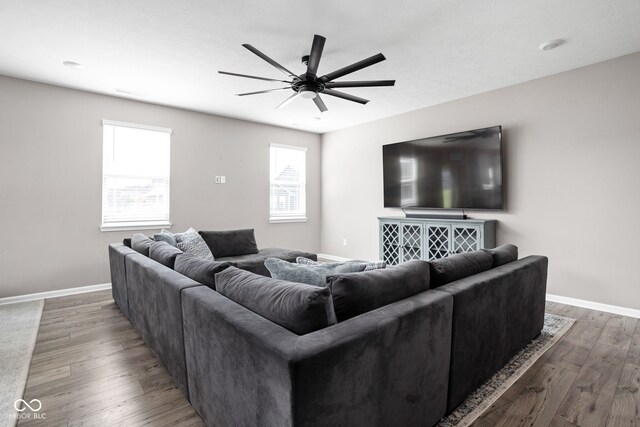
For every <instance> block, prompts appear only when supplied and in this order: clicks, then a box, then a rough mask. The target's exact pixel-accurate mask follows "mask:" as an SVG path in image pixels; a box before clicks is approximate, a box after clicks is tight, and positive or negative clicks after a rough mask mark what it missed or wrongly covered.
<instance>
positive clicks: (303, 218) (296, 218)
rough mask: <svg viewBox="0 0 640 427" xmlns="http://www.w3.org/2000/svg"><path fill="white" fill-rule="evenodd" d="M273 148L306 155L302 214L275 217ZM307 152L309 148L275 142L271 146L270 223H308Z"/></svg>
mask: <svg viewBox="0 0 640 427" xmlns="http://www.w3.org/2000/svg"><path fill="white" fill-rule="evenodd" d="M272 148H280V149H287V150H296V151H301V152H303V153H304V176H303V181H302V184H303V186H304V187H303V188H304V193H303V198H304V202H303V203H302V205H303V209H302V213H296V214H280V215H278V214H276V215H274V213H273V211H272V210H271V186H272V185H273V181H272V179H271V173H272V170H271V167H272V164H273V159H272V156H271V149H272ZM307 152H308V149H307V147H302V146H299V145H288V144H278V143H274V142H272V143H270V144H269V223H271V224H278V223H287V222H307V221H308V218H307ZM297 183H298V185H300V183H301V182H300V181H297Z"/></svg>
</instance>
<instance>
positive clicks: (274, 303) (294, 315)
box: [216, 267, 336, 335]
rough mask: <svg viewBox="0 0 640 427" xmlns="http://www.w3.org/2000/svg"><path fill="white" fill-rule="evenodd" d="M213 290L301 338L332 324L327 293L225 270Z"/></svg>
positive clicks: (331, 305) (320, 288) (332, 317)
mask: <svg viewBox="0 0 640 427" xmlns="http://www.w3.org/2000/svg"><path fill="white" fill-rule="evenodd" d="M216 290H217V291H218V292H219V293H220V294H222V295H224V296H226V297H227V298H229V299H230V300H232V301H235V302H237V303H238V304H240V305H242V306H244V307H245V308H247V309H249V310H251V311H253V312H254V313H257V314H259V315H260V316H262V317H264V318H266V319H269V320H271V321H272V322H273V323H276V324H278V325H280V326H282V327H283V328H286V329H288V330H290V331H291V332H293V333H295V334H298V335H304V334H308V333H309V332H313V331H316V330H318V329H322V328H326V327H327V326H331V325H334V324H335V323H336V315H335V312H334V311H333V302H332V300H331V291H330V290H329V288H326V287H318V286H312V285H305V284H302V283H292V282H286V281H283V280H276V279H273V278H271V277H265V276H260V275H258V274H254V273H250V272H248V271H244V270H240V269H238V268H235V267H229V268H227V269H226V270H224V271H223V272H221V273H218V274H216Z"/></svg>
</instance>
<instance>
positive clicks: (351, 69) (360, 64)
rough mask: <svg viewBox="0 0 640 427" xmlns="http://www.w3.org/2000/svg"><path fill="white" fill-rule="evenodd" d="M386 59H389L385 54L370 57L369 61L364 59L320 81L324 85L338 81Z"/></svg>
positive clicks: (323, 77) (326, 75) (321, 78)
mask: <svg viewBox="0 0 640 427" xmlns="http://www.w3.org/2000/svg"><path fill="white" fill-rule="evenodd" d="M385 59H387V58H385V57H384V55H383V54H381V53H379V54H377V55H373V56H370V57H369V58H367V59H363V60H362V61H358V62H356V63H354V64H351V65H347V66H346V67H343V68H340V69H339V70H336V71H333V72H331V73H329V74H325V75H324V76H322V77H320V80H321V81H322V82H323V83H326V82H330V81H331V80H334V79H337V78H338V77H342V76H346V75H347V74H351V73H353V72H355V71H358V70H362V69H363V68H367V67H369V66H371V65H373V64H377V63H378V62H381V61H384V60H385Z"/></svg>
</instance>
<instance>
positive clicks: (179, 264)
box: [174, 253, 233, 290]
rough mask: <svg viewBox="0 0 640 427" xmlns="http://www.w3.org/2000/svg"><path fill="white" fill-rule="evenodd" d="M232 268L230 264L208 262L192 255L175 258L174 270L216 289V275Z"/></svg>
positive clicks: (181, 255)
mask: <svg viewBox="0 0 640 427" xmlns="http://www.w3.org/2000/svg"><path fill="white" fill-rule="evenodd" d="M231 266H233V263H231V262H220V261H208V260H205V259H202V258H200V257H197V256H195V255H192V254H184V253H183V254H180V255H178V256H177V257H176V262H175V265H174V269H175V270H176V271H177V272H178V273H180V274H183V275H185V276H187V277H188V278H190V279H192V280H195V281H196V282H200V283H202V284H203V285H207V286H208V287H210V288H211V289H213V290H215V289H216V277H215V276H216V274H217V273H220V272H221V271H223V270H225V269H227V268H229V267H231Z"/></svg>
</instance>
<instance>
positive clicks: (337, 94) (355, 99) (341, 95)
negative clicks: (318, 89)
mask: <svg viewBox="0 0 640 427" xmlns="http://www.w3.org/2000/svg"><path fill="white" fill-rule="evenodd" d="M322 93H324V94H326V95H331V96H335V97H336V98H342V99H346V100H347V101H353V102H357V103H358V104H363V105H364V104H366V103H367V102H369V100H368V99H364V98H360V97H359V96H354V95H349V94H348V93H344V92H338V91H337V90H332V89H325V90H323V91H322Z"/></svg>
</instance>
